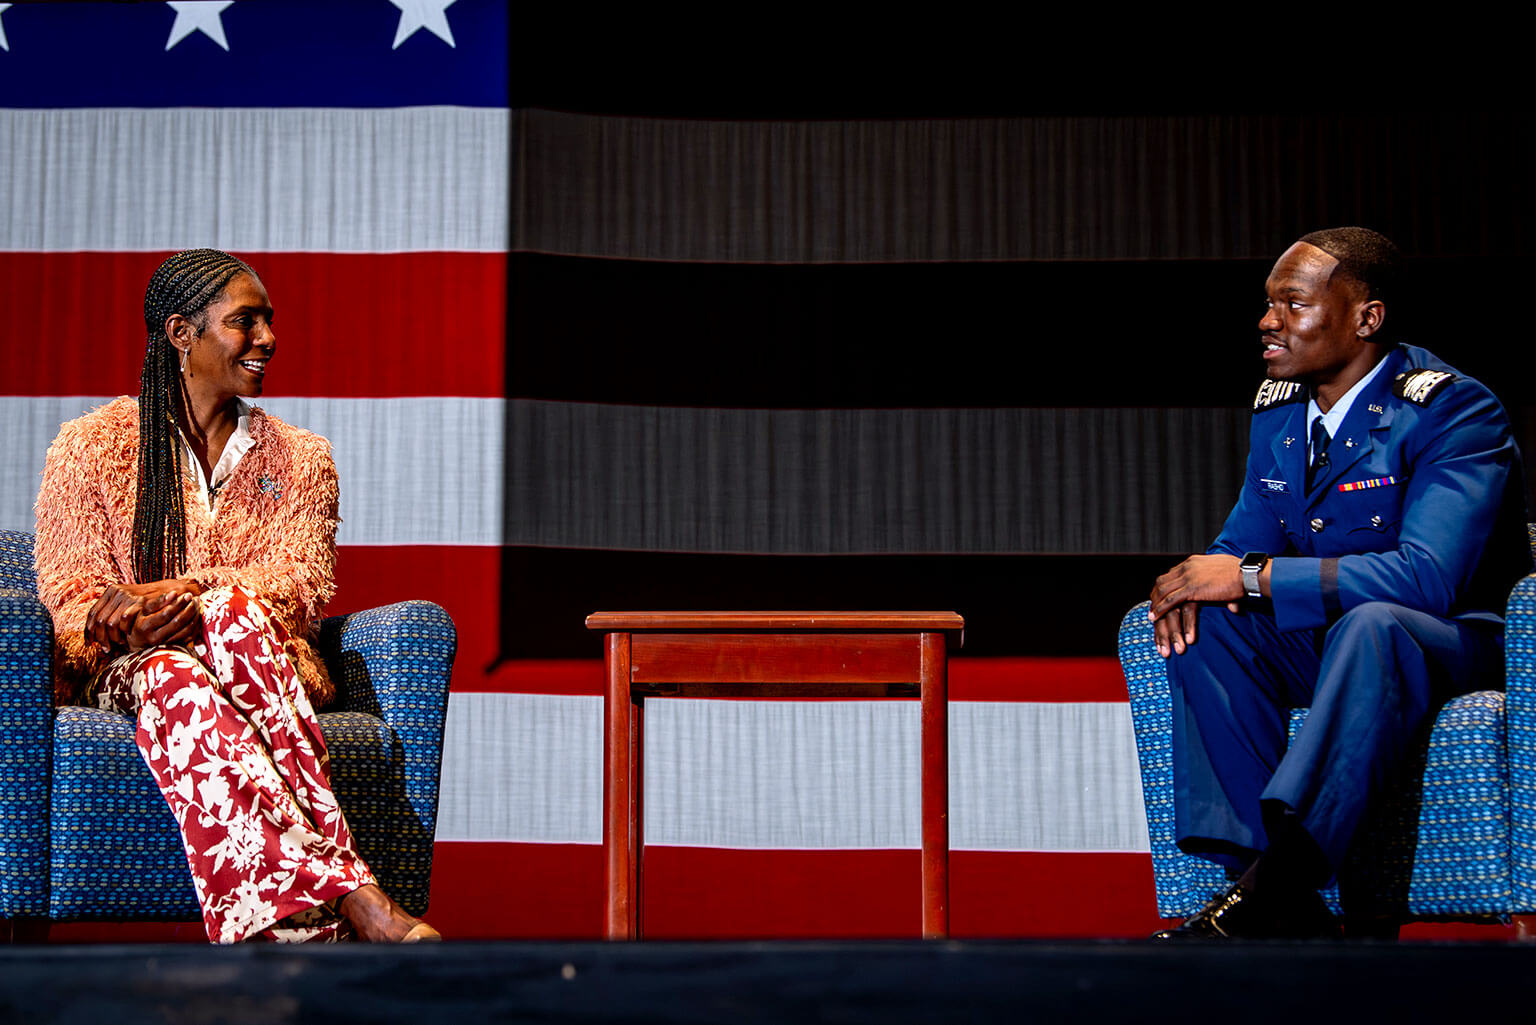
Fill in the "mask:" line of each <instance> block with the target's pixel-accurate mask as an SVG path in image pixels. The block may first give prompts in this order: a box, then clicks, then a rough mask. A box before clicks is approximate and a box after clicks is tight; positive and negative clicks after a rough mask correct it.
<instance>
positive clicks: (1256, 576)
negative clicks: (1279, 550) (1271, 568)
mask: <svg viewBox="0 0 1536 1025" xmlns="http://www.w3.org/2000/svg"><path fill="white" fill-rule="evenodd" d="M1268 565H1269V553H1268V552H1249V553H1247V554H1246V555H1244V556H1243V558H1242V561H1241V562H1240V563H1238V573H1239V575H1240V576H1241V577H1242V584H1243V595H1244V597H1247V598H1262V597H1264V586H1263V583H1262V582H1261V580H1260V576H1261V574H1262V573H1263V572H1264V570H1265V568H1266V567H1268Z"/></svg>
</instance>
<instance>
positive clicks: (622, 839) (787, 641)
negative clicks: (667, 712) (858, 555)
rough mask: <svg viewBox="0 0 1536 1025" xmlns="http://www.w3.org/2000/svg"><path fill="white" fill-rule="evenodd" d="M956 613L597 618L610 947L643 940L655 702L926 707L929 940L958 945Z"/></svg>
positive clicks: (591, 624)
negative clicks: (885, 701) (954, 878)
mask: <svg viewBox="0 0 1536 1025" xmlns="http://www.w3.org/2000/svg"><path fill="white" fill-rule="evenodd" d="M964 628H965V620H963V619H962V618H961V617H960V616H959V615H957V614H955V613H953V612H594V613H593V614H592V615H590V616H588V617H587V629H589V630H601V631H603V632H604V633H605V634H606V635H607V638H606V658H607V669H608V688H607V691H606V692H605V694H604V697H603V722H604V734H605V739H604V744H603V813H604V815H603V853H604V857H605V860H606V862H607V875H608V879H607V898H608V900H607V915H608V920H607V936H608V938H609V939H612V940H622V939H629V940H633V939H639V938H640V936H641V934H642V931H643V922H642V914H641V911H642V907H643V902H642V892H643V886H644V882H645V874H644V854H645V851H644V843H645V841H644V835H643V826H644V821H645V818H644V810H643V808H642V807H641V798H642V796H643V795H644V793H645V784H644V778H643V769H644V743H643V726H644V721H645V699H646V698H647V697H691V698H703V697H725V696H730V697H757V696H761V697H768V696H772V697H816V698H825V697H865V698H891V697H907V698H910V697H917V698H918V699H919V700H920V701H921V702H922V805H923V807H922V822H923V855H922V870H923V936H924V937H925V938H942V937H945V936H947V935H948V934H949V714H948V712H949V709H948V671H947V665H946V661H945V659H946V641H947V638H948V635H950V634H953V635H954V637H955V642H956V644H955V646H956V647H959V645H960V643H961V641H962V640H963V637H964V633H963V631H964Z"/></svg>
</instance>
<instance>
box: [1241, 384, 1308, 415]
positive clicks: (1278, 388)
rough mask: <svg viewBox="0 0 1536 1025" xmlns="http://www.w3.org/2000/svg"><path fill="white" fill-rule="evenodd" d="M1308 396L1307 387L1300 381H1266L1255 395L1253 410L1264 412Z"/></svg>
mask: <svg viewBox="0 0 1536 1025" xmlns="http://www.w3.org/2000/svg"><path fill="white" fill-rule="evenodd" d="M1306 397H1307V389H1306V388H1304V387H1302V385H1301V383H1300V382H1299V381H1265V382H1264V383H1263V384H1261V385H1259V393H1258V394H1257V395H1255V396H1254V397H1253V411H1254V412H1255V413H1260V412H1263V411H1264V410H1266V409H1271V408H1273V407H1275V406H1283V405H1285V404H1286V403H1287V402H1299V401H1301V400H1302V399H1304V398H1306Z"/></svg>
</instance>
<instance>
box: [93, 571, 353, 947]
mask: <svg viewBox="0 0 1536 1025" xmlns="http://www.w3.org/2000/svg"><path fill="white" fill-rule="evenodd" d="M199 600H200V601H201V603H202V610H203V615H202V633H201V636H200V637H199V638H197V639H196V640H194V641H192V642H191V643H189V644H188V645H187V646H186V647H161V648H150V649H146V650H144V651H137V652H133V653H131V654H128V655H124V656H122V657H121V658H119V659H117V660H116V661H114V662H113V663H112V664H111V665H109V666H108V667H107V668H106V669H104V670H102V672H101V673H100V674H98V675H97V677H96V679H95V681H93V691H94V693H95V698H96V704H97V705H98V707H101V708H105V709H109V710H112V711H118V712H123V713H127V714H133V713H134V712H135V711H136V712H137V713H138V745H139V752H140V753H141V754H142V755H143V756H144V761H145V762H146V763H147V764H148V765H149V770H150V772H151V773H152V774H153V775H154V777H155V782H156V783H158V784H159V786H160V792H161V793H162V794H164V795H165V800H166V802H167V803H168V804H169V805H170V807H171V812H172V813H173V814H174V815H175V817H176V822H177V824H178V825H179V826H180V827H181V838H182V844H183V846H184V847H185V848H186V852H187V863H188V865H189V866H190V867H191V870H192V883H193V886H194V887H195V889H196V891H197V899H198V903H200V904H201V905H202V908H203V924H204V925H205V926H206V927H207V929H208V938H209V939H210V940H212V941H213V942H216V943H236V942H239V941H241V940H246V939H270V940H277V941H289V942H292V941H303V940H334V939H341V938H346V937H347V936H348V934H349V929H348V927H347V926H346V924H345V922H344V920H343V919H342V918H341V917H340V915H338V914H337V913H336V911H335V909H334V906H335V902H337V900H338V899H339V898H340V897H342V896H344V895H346V894H347V893H350V892H351V891H353V890H355V889H357V888H358V887H359V886H364V885H367V884H369V883H372V882H373V881H374V879H373V874H372V873H371V872H370V871H369V870H368V866H367V865H365V864H364V863H363V860H362V858H360V857H359V856H358V854H357V850H356V847H355V846H354V844H353V842H352V833H351V830H349V829H348V828H347V821H346V818H345V817H344V816H343V815H342V813H341V808H340V807H338V805H337V803H336V795H335V794H334V793H333V792H332V791H331V778H330V758H329V755H328V754H327V753H326V749H325V739H324V738H323V737H322V736H321V735H320V726H319V723H318V722H317V721H316V719H315V713H314V709H313V708H312V707H311V706H310V703H309V697H308V696H307V695H306V694H305V693H304V684H303V681H302V680H300V678H299V674H298V673H297V672H296V671H295V670H294V668H293V665H292V663H291V662H290V661H289V659H288V656H287V654H286V653H285V652H284V650H283V641H284V632H283V629H282V627H281V626H279V625H278V624H277V623H276V622H274V621H273V620H272V618H271V616H270V615H269V614H268V613H267V611H266V609H265V608H263V607H262V605H261V603H260V602H259V601H257V600H256V599H255V598H252V597H251V596H249V595H247V594H246V593H245V592H243V591H241V590H239V589H238V588H232V587H221V588H217V589H215V590H211V591H205V592H204V593H203V594H202V596H201V598H200V599H199Z"/></svg>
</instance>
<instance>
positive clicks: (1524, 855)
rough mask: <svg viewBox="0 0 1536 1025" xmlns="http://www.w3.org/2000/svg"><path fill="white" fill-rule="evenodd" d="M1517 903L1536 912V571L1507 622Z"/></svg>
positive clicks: (1518, 589)
mask: <svg viewBox="0 0 1536 1025" xmlns="http://www.w3.org/2000/svg"><path fill="white" fill-rule="evenodd" d="M1504 665H1505V681H1504V687H1505V693H1504V708H1505V714H1506V715H1507V716H1508V734H1507V737H1508V744H1509V806H1510V820H1511V821H1510V849H1511V851H1512V852H1513V864H1512V865H1511V866H1510V868H1511V874H1512V876H1513V887H1512V890H1513V892H1512V893H1511V900H1512V902H1513V904H1512V906H1513V908H1514V909H1515V912H1516V913H1529V912H1532V911H1536V574H1532V575H1531V576H1528V577H1526V578H1525V579H1524V580H1522V581H1520V582H1519V583H1518V584H1516V585H1515V589H1514V590H1513V591H1512V592H1510V595H1509V608H1508V610H1507V613H1506V619H1505V627H1504Z"/></svg>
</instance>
